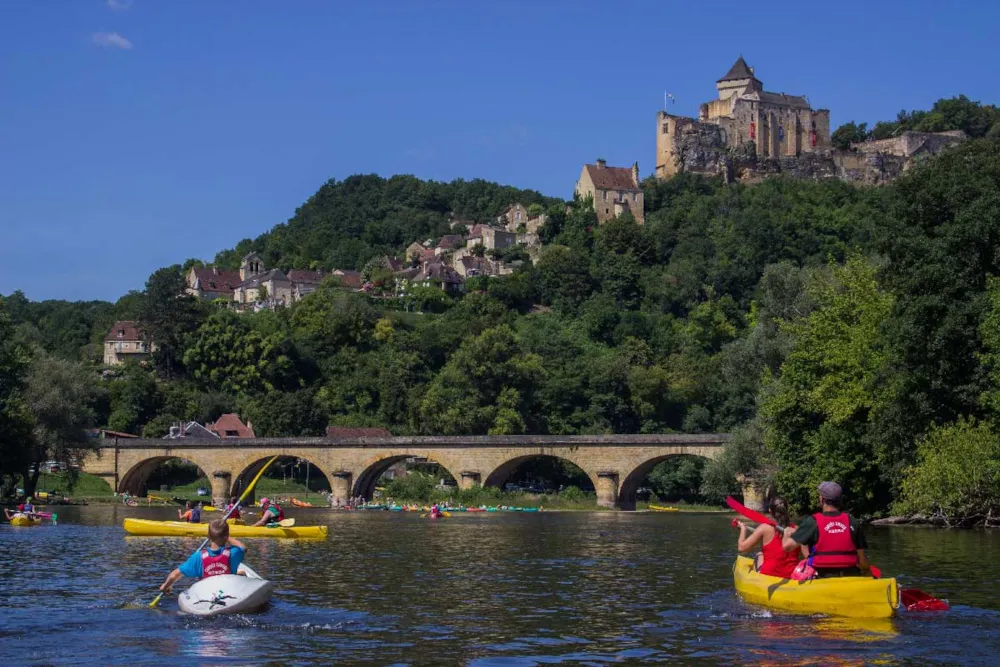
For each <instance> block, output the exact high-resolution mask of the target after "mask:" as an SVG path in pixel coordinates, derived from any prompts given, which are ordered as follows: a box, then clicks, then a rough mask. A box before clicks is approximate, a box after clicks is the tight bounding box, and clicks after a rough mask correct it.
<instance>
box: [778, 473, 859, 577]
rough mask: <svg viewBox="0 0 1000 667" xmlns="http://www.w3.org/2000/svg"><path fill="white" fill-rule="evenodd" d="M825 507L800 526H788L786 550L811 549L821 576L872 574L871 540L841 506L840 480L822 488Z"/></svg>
mask: <svg viewBox="0 0 1000 667" xmlns="http://www.w3.org/2000/svg"><path fill="white" fill-rule="evenodd" d="M818 490H819V502H820V505H821V507H822V509H821V510H820V511H819V512H817V513H816V514H813V515H812V516H807V517H806V518H804V519H803V520H802V523H801V524H800V525H799V527H798V528H796V529H792V528H786V529H785V532H784V536H783V537H782V540H781V543H782V546H784V548H785V549H795V548H798V547H800V546H804V547H808V548H809V564H810V565H812V566H813V568H814V569H815V570H816V576H817V577H845V576H846V577H850V576H864V575H867V574H869V571H870V569H871V565H870V564H869V563H868V558H867V556H865V549H866V548H867V547H868V543H867V542H866V541H865V536H864V534H863V533H862V532H861V526H860V525H858V522H857V521H856V520H855V519H854V517H852V516H851V515H849V514H847V513H846V512H844V511H843V510H842V509H841V506H842V504H843V491H842V490H841V488H840V485H839V484H837V483H836V482H823V483H822V484H820V485H819V487H818Z"/></svg>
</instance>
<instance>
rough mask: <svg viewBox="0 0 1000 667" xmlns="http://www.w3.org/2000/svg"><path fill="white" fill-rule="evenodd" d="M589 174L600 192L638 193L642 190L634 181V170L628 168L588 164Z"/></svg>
mask: <svg viewBox="0 0 1000 667" xmlns="http://www.w3.org/2000/svg"><path fill="white" fill-rule="evenodd" d="M587 173H588V174H590V180H592V181H593V182H594V187H595V188H597V189H599V190H628V191H629V192H632V191H635V192H638V191H639V190H641V189H642V188H639V187H636V184H635V182H634V181H633V180H632V170H631V169H629V168H627V167H598V166H597V165H596V164H588V165H587Z"/></svg>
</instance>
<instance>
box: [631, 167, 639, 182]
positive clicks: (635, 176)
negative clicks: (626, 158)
mask: <svg viewBox="0 0 1000 667" xmlns="http://www.w3.org/2000/svg"><path fill="white" fill-rule="evenodd" d="M632 182H633V183H635V187H639V163H638V162H634V163H632Z"/></svg>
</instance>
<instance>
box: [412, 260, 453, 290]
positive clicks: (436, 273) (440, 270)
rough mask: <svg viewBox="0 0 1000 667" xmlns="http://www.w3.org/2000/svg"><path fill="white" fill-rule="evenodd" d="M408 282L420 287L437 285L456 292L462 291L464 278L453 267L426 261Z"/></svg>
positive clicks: (442, 288)
mask: <svg viewBox="0 0 1000 667" xmlns="http://www.w3.org/2000/svg"><path fill="white" fill-rule="evenodd" d="M410 283H411V284H412V285H418V286H420V287H439V288H441V290H442V291H445V292H447V293H449V294H457V293H459V292H461V291H462V287H463V285H464V283H465V280H464V279H463V278H462V276H460V275H459V274H458V272H457V271H456V270H455V269H453V268H451V267H450V266H446V265H445V264H444V263H442V262H427V263H425V264H424V266H423V267H422V268H421V269H420V272H419V273H417V274H416V275H415V276H413V279H412V280H411V281H410Z"/></svg>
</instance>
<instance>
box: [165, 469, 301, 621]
mask: <svg viewBox="0 0 1000 667" xmlns="http://www.w3.org/2000/svg"><path fill="white" fill-rule="evenodd" d="M277 460H278V455H275V456H272V457H271V460H270V461H268V462H267V463H265V464H264V467H263V468H261V469H260V472H258V473H257V476H256V477H254V478H253V480H251V482H250V483H249V484H247V488H246V489H244V491H243V495H241V496H240V497H239V499H238V500H237V501H236V502H235V503H234V504H233V506H232V507H230V508H229V510H228V511H227V512H226V513H225V514H224V515H223V517H222V521H225V520H226V519H228V518H229V515H230V514H232V513H233V512H234V511H235V510H236V508H237V507H239V506H240V503H242V502H243V501H244V500H246V498H247V496H249V495H250V492H251V491H253V487H255V486H257V481H258V480H259V479H260V478H261V477H262V476H263V475H264V471H265V470H267V469H268V468H269V467H270V466H271V464H272V463H274V462H275V461H277ZM292 521H293V522H294V519H293V520H292ZM206 544H208V538H207V537H206V538H205V541H204V542H202V543H201V546H200V547H198V548H197V549H195V551H194V552H195V553H198V552H199V551H201V550H202V549H204V548H205V545H206ZM161 598H163V592H162V591H160V594H159V595H157V596H156V597H155V598H153V601H152V602H150V603H149V607H150V609H152V608H153V607H155V606H156V605H158V604H159V603H160V599H161Z"/></svg>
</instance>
